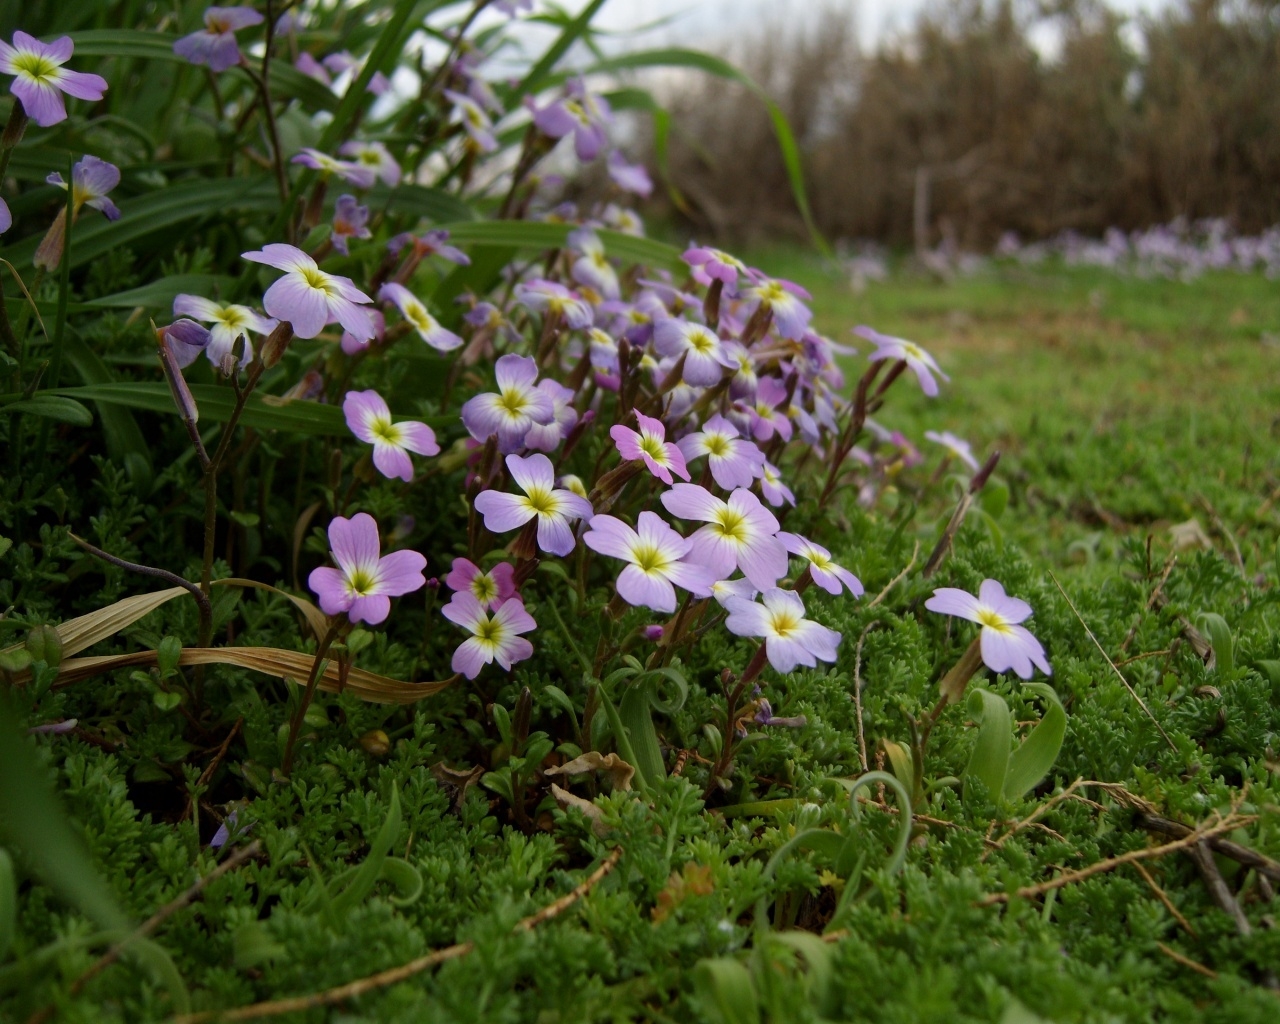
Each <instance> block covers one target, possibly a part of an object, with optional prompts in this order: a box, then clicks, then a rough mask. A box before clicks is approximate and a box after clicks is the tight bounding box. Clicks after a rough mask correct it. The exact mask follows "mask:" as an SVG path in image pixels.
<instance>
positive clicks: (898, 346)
mask: <svg viewBox="0 0 1280 1024" xmlns="http://www.w3.org/2000/svg"><path fill="white" fill-rule="evenodd" d="M853 333H854V334H856V335H858V337H860V338H866V339H867V341H869V342H871V343H872V344H873V345H875V346H876V350H875V351H874V352H872V353H871V355H869V356H867V359H868V360H869V361H870V362H873V363H875V362H878V361H879V360H881V359H901V360H902V361H903V362H905V363H906V364H907V366H909V367H910V368H911V371H912V372H913V373H914V374H915V375H916V379H917V380H919V381H920V390H921V391H923V392H924V393H925V394H926V395H928V396H929V397H930V398H934V397H936V396H937V394H938V382H937V381H936V380H934V379H933V375H934V374H935V373H936V374H937V375H938V376H939V377H941V378H942V379H943V380H950V379H951V378H950V377H948V376H947V375H946V374H945V373H943V372H942V370H941V369H940V368H939V367H938V364H937V363H936V362H934V359H933V356H931V355H929V353H928V352H926V351H925V350H924V349H922V348H921V347H920V346H919V345H917V344H915V343H914V342H910V341H904V340H903V339H902V338H894V337H891V336H890V335H888V334H881V333H880V332H879V331H877V330H874V329H873V328H870V327H865V326H861V327H855V328H854V329H853Z"/></svg>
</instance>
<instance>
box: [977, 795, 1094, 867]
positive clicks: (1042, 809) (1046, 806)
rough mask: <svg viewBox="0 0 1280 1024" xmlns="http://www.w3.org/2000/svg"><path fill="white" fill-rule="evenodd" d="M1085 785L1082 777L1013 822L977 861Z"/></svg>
mask: <svg viewBox="0 0 1280 1024" xmlns="http://www.w3.org/2000/svg"><path fill="white" fill-rule="evenodd" d="M1087 785H1089V783H1087V782H1085V780H1084V778H1083V777H1081V778H1078V779H1076V781H1075V782H1073V783H1071V785H1069V786H1068V787H1067V788H1066V789H1064V790H1063V791H1062V792H1061V793H1057V794H1055V795H1054V796H1052V797H1051V798H1050V799H1048V800H1046V801H1045V802H1044V803H1042V804H1040V806H1038V807H1037V808H1036V809H1035V810H1034V811H1032V812H1031V813H1030V814H1028V815H1027V816H1026V817H1025V818H1023V819H1022V820H1021V821H1015V822H1014V823H1013V827H1012V828H1011V829H1009V831H1008V832H1006V833H1005V834H1004V835H1002V836H1001V837H1000V838H999V839H996V840H994V841H993V842H992V843H991V844H990V845H989V846H988V848H987V849H985V850H983V851H982V856H981V858H979V859H980V860H986V859H987V857H988V856H989V855H990V854H991V853H992V852H993V851H994V850H999V849H1000V848H1001V847H1002V846H1004V844H1005V843H1007V842H1008V841H1009V840H1010V839H1012V838H1013V837H1014V836H1015V835H1017V834H1018V833H1019V832H1020V831H1022V830H1023V829H1024V828H1027V827H1029V826H1030V825H1032V824H1034V823H1035V820H1036V819H1037V818H1039V817H1040V816H1041V815H1042V814H1047V813H1048V812H1049V811H1051V810H1053V808H1055V807H1056V806H1058V804H1060V803H1062V802H1063V801H1064V800H1069V799H1071V797H1072V796H1073V795H1074V794H1075V791H1076V790H1077V789H1079V788H1080V787H1081V786H1087ZM1050 831H1051V832H1052V829H1050ZM1053 834H1054V835H1055V836H1056V835H1057V833H1056V832H1054V833H1053ZM1059 838H1061V837H1059Z"/></svg>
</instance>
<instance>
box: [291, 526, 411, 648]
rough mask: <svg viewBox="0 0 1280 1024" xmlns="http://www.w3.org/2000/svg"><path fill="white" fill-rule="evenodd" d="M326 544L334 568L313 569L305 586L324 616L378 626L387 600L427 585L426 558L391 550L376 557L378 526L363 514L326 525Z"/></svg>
mask: <svg viewBox="0 0 1280 1024" xmlns="http://www.w3.org/2000/svg"><path fill="white" fill-rule="evenodd" d="M329 546H330V547H331V548H332V549H333V559H334V561H335V562H337V563H338V568H336V569H331V568H329V567H328V566H321V567H320V568H318V569H314V570H312V573H311V576H310V577H309V578H308V579H307V585H308V586H310V587H311V589H312V590H313V591H314V592H315V594H316V596H317V597H319V598H320V608H321V609H322V610H323V611H324V613H325V614H326V615H341V614H342V613H343V612H346V613H347V618H349V619H350V620H351V621H352V622H367V623H369V624H370V625H371V626H376V625H377V624H378V623H379V622H381V621H382V620H383V619H385V618H386V617H387V615H388V614H389V613H390V611H391V600H390V599H391V598H393V597H399V596H401V595H402V594H409V593H412V592H413V591H415V590H417V589H418V588H419V587H423V586H425V585H426V582H427V581H426V578H425V577H424V576H423V575H422V570H423V569H425V568H426V565H427V560H426V559H425V558H423V557H422V555H420V554H418V552H416V551H393V552H392V553H391V554H389V555H384V556H382V557H379V549H380V547H381V543H380V541H379V540H378V524H377V523H376V522H374V519H373V516H371V515H369V514H368V513H367V512H360V513H358V514H357V515H354V516H352V517H351V518H350V519H344V518H343V517H342V516H337V517H335V518H334V519H333V520H332V521H331V522H330V523H329Z"/></svg>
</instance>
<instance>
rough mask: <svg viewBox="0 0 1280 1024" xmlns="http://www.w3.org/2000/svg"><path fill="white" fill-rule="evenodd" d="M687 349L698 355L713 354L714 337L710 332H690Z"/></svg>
mask: <svg viewBox="0 0 1280 1024" xmlns="http://www.w3.org/2000/svg"><path fill="white" fill-rule="evenodd" d="M689 347H690V348H691V349H693V350H694V351H695V352H697V353H699V354H700V355H706V354H707V353H709V352H714V351H715V348H716V338H715V335H714V334H712V333H711V332H710V331H692V332H690V334H689Z"/></svg>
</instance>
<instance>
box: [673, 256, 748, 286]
mask: <svg viewBox="0 0 1280 1024" xmlns="http://www.w3.org/2000/svg"><path fill="white" fill-rule="evenodd" d="M680 258H681V259H682V260H684V261H685V262H686V263H687V264H689V266H691V267H693V268H694V273H695V276H696V275H698V274H701V276H702V277H703V278H705V280H703V281H702V283H703V284H707V283H709V282H710V281H712V280H716V281H721V282H723V283H724V285H725V286H726V287H728V288H733V287H734V286H735V285H737V283H738V275H739V274H746V273H747V265H746V264H745V263H743V262H742V261H741V260H740V259H736V258H735V257H733V256H730V255H729V254H728V253H727V252H722V251H721V250H719V249H711V248H700V247H697V246H695V247H694V248H692V249H686V250H685V252H684V254H683V255H682V256H681V257H680Z"/></svg>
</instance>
